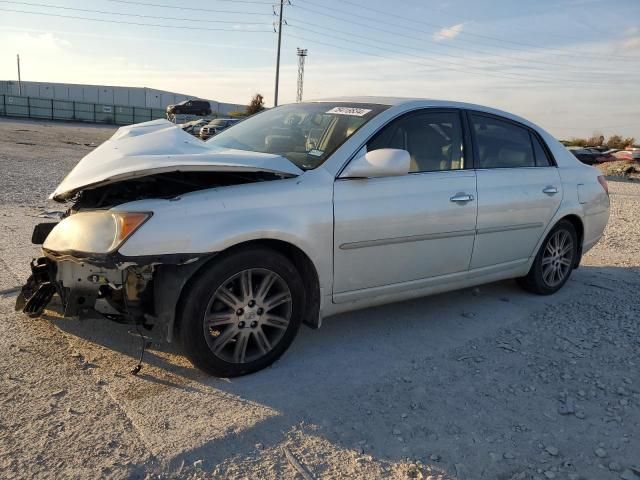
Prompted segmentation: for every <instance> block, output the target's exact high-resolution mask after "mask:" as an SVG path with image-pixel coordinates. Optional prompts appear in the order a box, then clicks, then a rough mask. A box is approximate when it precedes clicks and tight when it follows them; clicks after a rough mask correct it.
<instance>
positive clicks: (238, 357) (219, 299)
mask: <svg viewBox="0 0 640 480" xmlns="http://www.w3.org/2000/svg"><path fill="white" fill-rule="evenodd" d="M292 305H293V300H292V295H291V291H290V290H289V287H288V285H287V283H286V282H285V281H284V280H283V279H282V278H281V277H280V276H279V275H278V274H277V273H275V272H273V271H271V270H268V269H265V268H255V269H247V270H243V271H241V272H239V273H237V274H235V275H233V276H232V277H230V278H228V279H227V280H225V281H224V282H223V283H222V284H221V285H220V286H219V287H218V288H217V289H216V291H215V292H214V294H213V296H212V297H211V299H210V301H209V304H208V306H207V309H206V313H205V317H204V319H203V327H204V333H205V338H206V341H207V345H208V346H209V349H210V350H211V352H212V353H213V354H214V355H215V356H216V357H218V358H220V359H221V360H224V361H226V362H230V363H249V362H252V361H255V360H258V359H259V358H261V357H263V356H265V355H266V354H267V353H269V352H270V351H271V350H272V349H273V348H274V347H275V346H276V345H277V344H278V342H279V341H280V340H281V339H282V337H283V336H284V334H285V332H286V330H287V328H288V327H289V323H290V320H291V312H292Z"/></svg>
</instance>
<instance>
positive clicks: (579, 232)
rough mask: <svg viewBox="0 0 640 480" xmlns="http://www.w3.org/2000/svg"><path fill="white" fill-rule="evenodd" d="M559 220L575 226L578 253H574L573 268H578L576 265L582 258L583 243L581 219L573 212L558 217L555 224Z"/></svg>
mask: <svg viewBox="0 0 640 480" xmlns="http://www.w3.org/2000/svg"><path fill="white" fill-rule="evenodd" d="M561 220H566V221H568V222H570V223H571V224H572V225H573V228H575V230H576V235H577V236H578V254H577V255H576V260H575V263H574V265H573V268H578V266H579V265H580V260H581V259H582V245H583V243H584V223H582V219H581V218H580V217H579V216H578V215H575V214H569V215H565V216H564V217H562V218H560V219H559V220H558V221H557V222H556V224H557V223H558V222H560V221H561ZM554 226H555V224H554Z"/></svg>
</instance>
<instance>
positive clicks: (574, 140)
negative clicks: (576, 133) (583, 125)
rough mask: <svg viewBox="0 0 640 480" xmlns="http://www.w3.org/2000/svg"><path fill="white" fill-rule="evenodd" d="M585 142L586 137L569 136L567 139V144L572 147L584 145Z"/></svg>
mask: <svg viewBox="0 0 640 480" xmlns="http://www.w3.org/2000/svg"><path fill="white" fill-rule="evenodd" d="M586 144H587V139H586V138H576V137H573V138H570V139H569V140H568V141H567V146H572V147H584V146H585V145H586Z"/></svg>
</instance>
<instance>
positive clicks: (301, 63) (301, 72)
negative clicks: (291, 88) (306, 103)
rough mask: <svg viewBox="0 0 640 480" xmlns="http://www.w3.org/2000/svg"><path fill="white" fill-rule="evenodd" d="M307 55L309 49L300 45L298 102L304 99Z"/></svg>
mask: <svg viewBox="0 0 640 480" xmlns="http://www.w3.org/2000/svg"><path fill="white" fill-rule="evenodd" d="M306 57H307V49H306V48H299V47H298V92H297V95H296V102H301V101H302V85H303V83H304V59H305V58H306Z"/></svg>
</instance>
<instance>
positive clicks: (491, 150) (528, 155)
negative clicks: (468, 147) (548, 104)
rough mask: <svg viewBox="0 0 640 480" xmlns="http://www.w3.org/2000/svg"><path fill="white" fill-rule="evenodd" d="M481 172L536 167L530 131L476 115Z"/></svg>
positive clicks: (477, 146) (474, 122)
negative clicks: (484, 170)
mask: <svg viewBox="0 0 640 480" xmlns="http://www.w3.org/2000/svg"><path fill="white" fill-rule="evenodd" d="M470 116H471V123H472V130H473V133H474V136H475V142H476V149H477V152H478V161H479V165H478V166H477V167H478V168H519V167H535V166H536V157H535V154H534V150H533V144H532V142H531V135H530V133H529V130H528V129H527V128H525V127H521V126H518V125H516V124H514V123H511V122H509V121H506V120H499V119H497V118H495V117H490V116H485V115H480V114H475V113H472V114H471V115H470Z"/></svg>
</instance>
